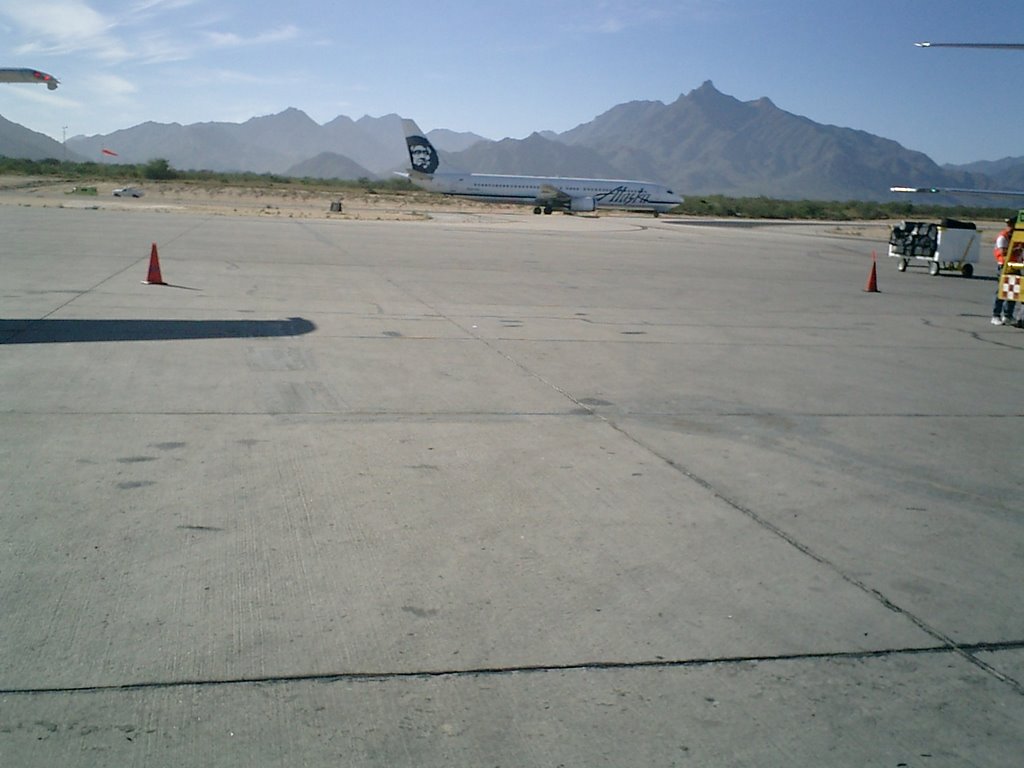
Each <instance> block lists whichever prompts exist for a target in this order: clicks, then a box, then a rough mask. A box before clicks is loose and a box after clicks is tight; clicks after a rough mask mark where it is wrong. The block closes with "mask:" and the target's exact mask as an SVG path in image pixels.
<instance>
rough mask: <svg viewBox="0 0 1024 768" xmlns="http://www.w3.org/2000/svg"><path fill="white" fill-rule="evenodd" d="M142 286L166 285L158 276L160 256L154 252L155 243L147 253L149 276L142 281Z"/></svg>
mask: <svg viewBox="0 0 1024 768" xmlns="http://www.w3.org/2000/svg"><path fill="white" fill-rule="evenodd" d="M142 284H143V285H167V283H165V282H164V279H163V277H161V276H160V256H159V255H158V254H157V252H156V243H153V249H152V250H151V251H150V252H149V275H148V276H147V277H146V279H145V280H143V281H142Z"/></svg>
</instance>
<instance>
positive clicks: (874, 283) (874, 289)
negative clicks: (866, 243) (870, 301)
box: [864, 251, 878, 293]
mask: <svg viewBox="0 0 1024 768" xmlns="http://www.w3.org/2000/svg"><path fill="white" fill-rule="evenodd" d="M864 291H865V292H867V293H878V269H877V268H876V262H875V252H874V251H872V252H871V274H869V275H868V284H867V285H865V286H864Z"/></svg>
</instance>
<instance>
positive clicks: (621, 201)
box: [410, 172, 682, 212]
mask: <svg viewBox="0 0 1024 768" xmlns="http://www.w3.org/2000/svg"><path fill="white" fill-rule="evenodd" d="M410 178H411V180H412V181H413V182H414V183H416V184H417V185H419V186H421V187H423V188H424V189H429V190H431V191H433V192H440V193H441V194H445V195H455V196H458V197H466V198H469V199H473V200H482V201H484V202H492V203H526V204H529V205H540V206H547V205H551V204H555V205H556V207H564V208H567V209H569V210H573V203H576V208H575V209H576V210H594V208H621V209H627V210H647V211H658V212H665V211H669V210H671V209H672V208H675V207H676V206H677V205H679V204H680V203H681V202H682V198H681V197H679V196H678V195H675V194H674V193H672V192H671V191H670V190H669V189H668V187H666V186H664V185H662V184H653V183H651V182H646V181H629V180H625V179H575V178H567V177H563V176H510V175H502V174H482V173H452V172H443V173H433V174H424V173H413V174H412V175H411V177H410ZM556 192H557V197H561V198H564V199H563V200H561V202H559V201H558V200H557V199H555V195H556ZM591 203H592V205H591Z"/></svg>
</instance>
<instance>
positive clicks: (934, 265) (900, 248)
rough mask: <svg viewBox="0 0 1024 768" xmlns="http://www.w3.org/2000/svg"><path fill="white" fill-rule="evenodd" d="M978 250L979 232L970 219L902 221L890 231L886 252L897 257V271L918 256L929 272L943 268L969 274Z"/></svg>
mask: <svg viewBox="0 0 1024 768" xmlns="http://www.w3.org/2000/svg"><path fill="white" fill-rule="evenodd" d="M980 252H981V232H979V231H978V228H977V227H976V226H975V225H974V223H973V222H969V221H957V220H956V219H942V221H941V222H939V223H938V224H932V223H930V222H925V221H901V222H900V223H899V224H897V225H895V226H894V227H893V228H892V231H891V232H890V233H889V255H890V256H892V257H894V258H897V259H899V261H898V262H897V264H896V268H897V269H898V270H899V271H900V272H904V271H906V269H907V266H908V265H909V264H910V263H911V262H912V261H913V260H921V261H925V262H927V263H928V272H929V273H930V274H932V275H937V274H939V270H943V269H944V270H955V271H957V272H960V273H961V274H962V275H963V276H964V277H970V276H971V275H973V274H974V265H975V264H977V263H978V256H979V254H980Z"/></svg>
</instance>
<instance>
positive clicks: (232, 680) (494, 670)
mask: <svg viewBox="0 0 1024 768" xmlns="http://www.w3.org/2000/svg"><path fill="white" fill-rule="evenodd" d="M964 648H965V649H967V650H973V651H1003V650H1021V649H1024V640H1020V641H1013V642H1004V643H979V644H976V645H971V646H964ZM954 652H955V649H951V648H949V647H948V646H946V645H940V646H930V647H923V648H889V649H883V650H875V651H846V652H842V651H840V652H832V653H793V654H781V655H775V656H728V657H720V658H695V659H657V660H653V661H584V662H575V663H565V664H523V665H517V666H505V667H470V668H465V669H434V670H429V669H428V670H409V671H406V672H321V673H308V674H293V675H261V676H254V677H225V678H194V679H180V680H150V681H141V682H135V683H111V684H107V685H78V686H49V687H24V688H0V696H33V695H35V696H39V695H46V694H63V695H69V694H86V693H123V692H126V691H147V690H166V689H174V688H215V687H224V686H240V685H285V684H289V683H360V682H392V681H396V680H428V679H436V678H456V679H461V678H479V677H504V676H511V675H523V674H543V673H548V672H607V671H636V670H644V669H690V668H701V667H713V666H731V665H743V664H765V663H787V662H802V661H847V660H863V659H885V658H892V657H898V656H911V655H915V656H920V655H926V654H928V655H935V654H944V653H954Z"/></svg>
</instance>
